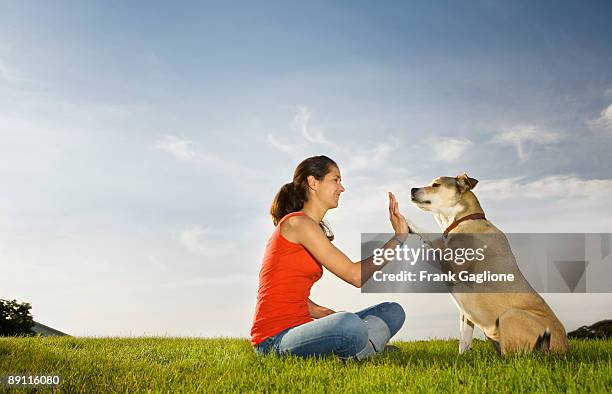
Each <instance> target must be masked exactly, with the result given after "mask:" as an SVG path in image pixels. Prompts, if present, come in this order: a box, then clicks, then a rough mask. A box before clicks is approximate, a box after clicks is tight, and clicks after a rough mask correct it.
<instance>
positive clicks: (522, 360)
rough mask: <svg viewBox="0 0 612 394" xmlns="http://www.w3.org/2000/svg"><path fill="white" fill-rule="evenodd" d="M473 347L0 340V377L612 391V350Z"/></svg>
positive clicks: (172, 386)
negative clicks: (504, 353) (508, 351)
mask: <svg viewBox="0 0 612 394" xmlns="http://www.w3.org/2000/svg"><path fill="white" fill-rule="evenodd" d="M474 342H475V343H474V348H473V350H472V351H471V352H469V353H468V354H465V355H461V356H460V355H458V354H457V347H458V345H457V341H456V340H430V341H418V342H394V344H395V345H397V346H398V347H400V349H401V352H398V353H389V354H383V355H378V356H376V357H375V358H373V359H370V360H366V361H363V362H353V361H349V362H347V363H342V362H340V361H338V360H336V359H335V358H333V357H327V358H319V359H305V360H304V359H298V358H294V357H287V358H276V357H274V356H271V355H268V356H264V357H256V356H255V354H254V352H253V350H252V348H251V346H250V345H249V343H248V342H247V340H245V339H228V338H214V339H193V338H72V337H59V338H57V337H56V338H45V337H35V338H0V375H2V374H8V373H38V374H60V375H62V378H63V381H64V383H63V386H62V389H63V390H66V391H68V392H146V391H152V392H180V391H182V392H194V391H203V392H208V391H215V392H226V391H231V392H252V391H256V392H261V391H266V392H267V391H298V390H299V391H308V392H326V391H330V390H332V391H350V392H371V391H376V392H381V391H383V392H407V391H408V392H412V391H417V392H431V391H435V392H457V391H461V392H465V391H469V392H484V391H486V392H491V391H495V392H515V391H519V392H527V391H529V392H531V391H538V392H557V391H563V392H611V391H612V340H572V341H571V344H572V352H571V353H569V354H568V355H566V356H552V355H549V356H546V355H541V354H530V355H518V356H510V357H500V356H498V355H497V354H496V353H495V352H494V350H493V349H492V348H491V347H490V345H489V344H488V343H486V342H483V341H474ZM1 390H2V389H1V388H0V391H1Z"/></svg>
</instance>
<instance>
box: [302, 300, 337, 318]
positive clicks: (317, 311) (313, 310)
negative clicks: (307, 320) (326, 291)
mask: <svg viewBox="0 0 612 394" xmlns="http://www.w3.org/2000/svg"><path fill="white" fill-rule="evenodd" d="M308 312H310V316H312V317H313V318H314V319H320V318H322V317H325V316H327V315H331V314H332V313H336V311H333V310H331V309H329V308H326V307H324V306H321V305H318V304H316V303H315V302H314V301H312V300H311V299H310V298H309V299H308Z"/></svg>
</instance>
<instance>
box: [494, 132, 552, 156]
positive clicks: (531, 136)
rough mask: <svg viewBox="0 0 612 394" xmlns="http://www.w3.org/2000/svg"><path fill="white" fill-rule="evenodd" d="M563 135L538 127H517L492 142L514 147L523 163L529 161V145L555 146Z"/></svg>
mask: <svg viewBox="0 0 612 394" xmlns="http://www.w3.org/2000/svg"><path fill="white" fill-rule="evenodd" d="M561 138H562V137H561V134H560V133H557V132H554V131H549V130H545V129H542V128H540V127H538V126H516V127H511V128H508V129H505V130H503V131H502V133H501V134H499V135H497V136H496V137H495V138H493V140H492V141H491V142H494V143H498V144H502V145H513V146H514V147H515V148H516V153H517V155H518V157H519V159H520V160H521V161H525V160H527V156H528V153H527V152H526V151H525V149H526V148H527V146H528V145H545V144H555V143H557V142H559V141H560V140H561Z"/></svg>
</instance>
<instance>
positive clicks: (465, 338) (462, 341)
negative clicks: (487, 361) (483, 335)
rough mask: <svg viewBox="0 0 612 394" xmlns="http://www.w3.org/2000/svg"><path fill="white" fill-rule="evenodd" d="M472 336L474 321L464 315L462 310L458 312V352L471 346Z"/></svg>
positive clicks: (460, 352) (462, 351)
mask: <svg viewBox="0 0 612 394" xmlns="http://www.w3.org/2000/svg"><path fill="white" fill-rule="evenodd" d="M473 337H474V323H473V322H471V321H470V319H468V318H467V316H465V314H464V313H463V312H460V314H459V354H463V353H465V352H467V351H468V350H470V349H471V348H472V338H473Z"/></svg>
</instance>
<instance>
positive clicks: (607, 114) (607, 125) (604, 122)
mask: <svg viewBox="0 0 612 394" xmlns="http://www.w3.org/2000/svg"><path fill="white" fill-rule="evenodd" d="M608 90H612V88H611V89H608ZM587 124H588V125H589V127H590V128H591V130H603V131H605V132H607V133H611V134H612V105H609V106H608V108H606V109H604V110H603V111H601V113H600V116H599V118H597V119H593V120H589V121H587Z"/></svg>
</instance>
